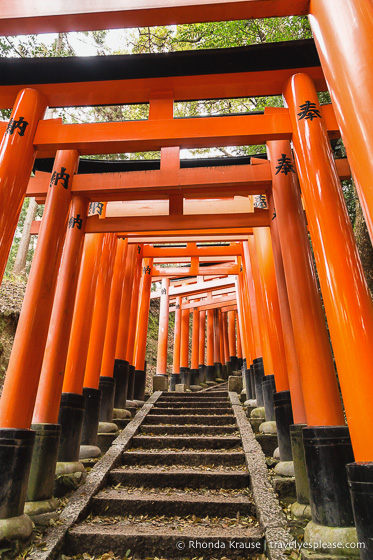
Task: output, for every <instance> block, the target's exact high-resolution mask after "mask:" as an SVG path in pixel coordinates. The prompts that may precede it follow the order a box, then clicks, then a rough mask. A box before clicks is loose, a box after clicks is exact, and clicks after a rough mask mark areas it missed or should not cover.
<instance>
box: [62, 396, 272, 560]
mask: <svg viewBox="0 0 373 560" xmlns="http://www.w3.org/2000/svg"><path fill="white" fill-rule="evenodd" d="M131 445H132V447H130V448H129V449H128V450H126V451H125V452H124V453H123V454H122V459H121V460H122V464H121V465H117V466H115V468H113V469H112V470H111V471H110V474H109V477H108V484H107V486H106V487H105V488H104V489H103V490H101V491H100V492H98V493H97V494H96V495H95V496H94V497H93V499H92V500H91V504H90V511H89V514H88V516H87V517H86V518H85V519H84V520H83V521H81V522H80V523H79V524H77V525H75V526H74V527H73V528H72V529H70V530H69V531H68V534H67V538H66V540H65V547H64V548H65V550H64V554H65V555H68V556H69V557H71V556H74V555H82V554H83V553H88V554H90V555H92V556H93V555H95V557H97V556H101V555H103V554H104V553H108V552H109V551H110V552H113V553H114V554H115V555H117V556H119V557H121V558H123V557H124V556H125V555H126V554H127V556H130V557H131V558H133V559H134V560H135V559H146V558H148V559H150V558H159V559H161V558H163V559H173V558H175V559H176V558H177V559H178V560H181V559H182V558H223V557H225V558H255V557H258V558H259V557H261V556H260V554H261V553H262V552H263V547H264V536H263V533H262V531H261V529H260V528H259V525H258V523H257V520H256V518H255V515H256V509H255V505H254V501H253V498H252V495H251V491H250V489H249V485H250V478H249V473H248V471H247V468H246V465H245V454H244V452H243V449H242V445H241V438H240V434H239V431H238V427H237V424H236V420H235V416H234V414H233V409H232V406H231V403H230V401H229V399H228V393H227V392H226V391H225V390H224V388H223V387H222V386H219V387H217V388H216V389H208V390H207V391H203V392H199V393H163V394H162V395H161V396H160V398H159V399H157V401H156V402H155V403H154V406H153V407H152V408H151V410H150V411H149V413H148V414H147V416H146V417H145V419H144V422H142V424H141V426H140V430H139V432H138V433H137V434H136V435H135V436H134V437H133V438H132V443H131Z"/></svg>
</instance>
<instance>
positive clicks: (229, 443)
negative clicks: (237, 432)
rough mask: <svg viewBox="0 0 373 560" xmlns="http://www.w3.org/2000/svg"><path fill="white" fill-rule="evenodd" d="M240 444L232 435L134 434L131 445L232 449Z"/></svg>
mask: <svg viewBox="0 0 373 560" xmlns="http://www.w3.org/2000/svg"><path fill="white" fill-rule="evenodd" d="M239 445H241V438H239V437H234V436H223V437H214V436H211V437H203V436H195V437H177V436H174V437H173V436H163V437H157V436H134V437H133V438H132V447H141V448H143V449H149V448H150V449H155V448H156V449H162V448H165V447H170V448H176V449H181V448H187V449H232V447H238V446H239Z"/></svg>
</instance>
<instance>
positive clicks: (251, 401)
mask: <svg viewBox="0 0 373 560" xmlns="http://www.w3.org/2000/svg"><path fill="white" fill-rule="evenodd" d="M243 405H244V406H251V407H254V408H257V406H258V405H257V403H256V399H249V400H247V401H245V402H244V403H243Z"/></svg>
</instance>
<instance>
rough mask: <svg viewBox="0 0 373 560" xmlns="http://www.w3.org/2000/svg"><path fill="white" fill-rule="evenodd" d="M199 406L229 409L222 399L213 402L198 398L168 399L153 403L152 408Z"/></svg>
mask: <svg viewBox="0 0 373 560" xmlns="http://www.w3.org/2000/svg"><path fill="white" fill-rule="evenodd" d="M201 406H203V407H209V408H210V407H211V408H216V409H221V408H229V409H231V407H230V406H228V403H227V401H223V402H215V401H208V402H206V401H205V400H203V401H202V400H200V401H197V402H195V401H188V402H185V401H168V402H165V403H164V402H158V401H157V402H156V404H155V405H154V408H176V407H177V408H201Z"/></svg>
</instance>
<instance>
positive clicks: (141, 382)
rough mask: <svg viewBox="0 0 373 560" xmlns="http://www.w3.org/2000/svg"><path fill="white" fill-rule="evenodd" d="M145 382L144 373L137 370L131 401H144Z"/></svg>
mask: <svg viewBox="0 0 373 560" xmlns="http://www.w3.org/2000/svg"><path fill="white" fill-rule="evenodd" d="M145 382H146V373H145V371H141V370H138V369H137V370H136V371H135V383H134V389H133V399H134V400H135V401H144V400H145Z"/></svg>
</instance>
